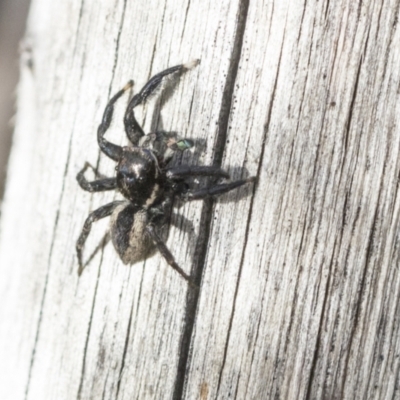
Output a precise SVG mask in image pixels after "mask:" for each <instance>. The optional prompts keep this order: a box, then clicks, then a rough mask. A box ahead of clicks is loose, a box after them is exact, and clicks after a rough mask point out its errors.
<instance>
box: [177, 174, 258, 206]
mask: <svg viewBox="0 0 400 400" xmlns="http://www.w3.org/2000/svg"><path fill="white" fill-rule="evenodd" d="M255 180H256V177H255V176H252V177H250V178H247V179H244V180H239V181H233V182H229V183H222V184H220V185H213V186H208V187H205V188H202V189H199V190H194V191H190V190H189V191H188V192H186V193H182V194H181V195H180V197H181V198H182V199H183V200H186V201H192V200H200V199H205V198H207V197H211V196H218V195H220V194H223V193H227V192H230V191H231V190H233V189H236V188H238V187H240V186H242V185H245V184H246V183H250V182H254V181H255Z"/></svg>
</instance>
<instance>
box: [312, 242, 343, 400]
mask: <svg viewBox="0 0 400 400" xmlns="http://www.w3.org/2000/svg"><path fill="white" fill-rule="evenodd" d="M335 253H336V241H335V244H334V246H333V251H332V257H331V262H330V263H329V272H328V280H327V282H326V289H325V296H324V302H323V304H322V310H321V315H320V318H319V324H318V334H317V339H316V342H315V349H314V354H313V358H312V361H311V370H310V376H309V379H308V385H307V394H306V396H305V398H306V399H312V398H315V396H314V397H311V392H312V389H313V383H315V381H316V380H315V377H316V373H317V365H318V357H319V355H320V349H321V342H322V332H323V330H324V329H323V326H324V325H323V321H324V318H325V314H326V308H327V306H328V303H329V299H330V291H329V289H330V286H331V278H332V271H333V265H334V263H335ZM319 372H320V371H319Z"/></svg>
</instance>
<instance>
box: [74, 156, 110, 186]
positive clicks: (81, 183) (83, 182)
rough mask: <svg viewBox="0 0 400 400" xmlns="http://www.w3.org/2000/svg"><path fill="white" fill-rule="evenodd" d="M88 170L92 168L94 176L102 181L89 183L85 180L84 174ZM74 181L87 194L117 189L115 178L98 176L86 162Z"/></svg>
mask: <svg viewBox="0 0 400 400" xmlns="http://www.w3.org/2000/svg"><path fill="white" fill-rule="evenodd" d="M88 168H92V169H93V171H94V173H95V174H96V176H101V177H102V178H103V179H99V180H96V181H92V182H89V181H88V180H87V179H86V178H85V172H86V170H87V169H88ZM76 180H77V181H78V183H79V186H80V187H81V188H82V189H83V190H86V191H87V192H103V191H106V190H112V189H115V188H116V187H117V180H116V178H107V177H105V176H104V175H101V174H99V173H98V172H97V171H96V169H95V168H94V167H93V166H92V165H90V164H89V163H88V162H86V163H85V165H84V167H83V168H82V169H81V170H80V171H79V172H78V175H77V176H76Z"/></svg>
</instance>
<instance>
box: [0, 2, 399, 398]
mask: <svg viewBox="0 0 400 400" xmlns="http://www.w3.org/2000/svg"><path fill="white" fill-rule="evenodd" d="M399 5H400V2H399V1H398V0H396V1H394V0H388V1H386V2H379V1H377V0H369V1H363V2H361V1H355V2H354V1H353V2H352V1H350V0H339V1H337V2H329V1H317V0H314V1H311V2H310V1H309V2H302V3H301V2H289V1H287V0H283V1H268V2H263V1H261V0H254V1H249V0H242V1H239V0H234V1H228V0H222V1H219V2H211V1H208V0H205V1H183V0H178V1H174V2H168V1H162V0H158V1H155V0H150V1H147V2H128V1H126V0H125V1H122V0H119V1H115V2H107V1H102V2H84V1H78V0H68V1H64V2H59V3H55V2H49V1H45V0H33V2H32V6H31V13H30V17H29V21H28V30H27V34H26V39H25V42H24V44H25V46H24V49H25V52H24V54H23V56H22V59H21V70H22V78H21V82H20V86H19V100H18V103H19V104H18V116H17V124H16V131H15V137H14V144H13V151H12V156H11V160H10V165H9V173H8V182H7V188H6V194H5V199H4V203H3V205H2V215H1V217H2V219H1V237H0V275H1V278H0V294H1V298H2V302H1V304H0V320H1V321H2V323H1V325H0V354H1V355H2V356H1V358H2V359H3V360H7V362H5V363H4V362H3V363H0V364H1V365H0V398H1V399H12V400H14V399H38V398H40V399H55V398H56V399H75V398H76V399H102V398H104V399H164V398H165V399H169V398H174V399H181V398H182V399H197V398H201V399H228V398H235V399H269V398H282V399H321V398H324V399H325V398H326V399H335V398H336V399H366V398H377V399H392V398H397V397H399V396H400V394H399V384H400V382H399V378H400V377H399V366H400V360H399V358H400V357H399V354H400V348H399V347H400V332H399V328H400V320H399V310H398V304H399V295H400V276H399V270H398V265H399V258H400V252H399V243H400V242H399V239H400V235H399V228H398V225H399V216H400V209H399V208H400V200H399V196H398V191H399V185H398V181H399V172H400V165H399V161H398V160H399V149H400V129H399V117H398V115H400V114H399V111H400V110H399V108H400V104H399V101H398V99H399V92H400V90H399V84H400V79H399V78H400V77H399V71H400V52H399V45H400V37H399V35H400V33H399V28H398V18H399ZM194 58H200V59H201V64H200V65H199V66H198V67H197V68H196V69H194V70H192V71H190V72H188V73H186V74H185V75H184V76H182V78H181V80H180V82H179V84H178V85H177V86H176V88H175V90H174V91H173V92H172V93H166V94H164V95H161V96H159V97H157V98H155V99H152V100H151V102H149V104H147V105H146V106H145V107H143V110H142V111H140V112H138V117H139V119H140V120H143V121H144V126H145V130H146V131H147V132H149V131H154V130H156V129H164V130H167V131H176V132H179V134H180V135H182V136H185V137H191V138H193V139H195V141H196V150H195V151H194V152H192V153H188V154H186V155H185V156H184V157H183V158H182V159H181V160H177V162H183V163H191V164H200V165H207V164H212V163H215V164H220V165H222V166H223V167H224V168H226V169H227V170H228V171H229V172H230V173H231V176H232V178H234V179H238V178H243V177H247V176H251V175H257V178H258V180H257V183H256V185H254V186H253V185H249V186H247V187H245V188H242V189H241V190H238V191H235V192H232V193H229V194H227V195H224V196H222V197H220V198H219V199H218V200H215V201H208V202H193V203H190V204H185V205H183V206H180V207H179V208H177V209H176V212H177V214H180V215H181V216H182V217H176V218H175V220H176V224H175V225H177V226H173V227H171V230H170V234H169V239H168V246H169V247H170V248H171V250H173V253H174V255H175V257H176V259H177V260H178V262H179V263H180V265H181V266H182V267H183V268H184V270H185V271H186V272H187V273H189V272H190V273H191V274H192V276H193V277H194V278H195V279H197V280H198V281H199V282H201V289H200V292H199V294H196V293H195V292H193V291H191V290H189V289H188V287H187V285H186V283H185V281H183V280H182V279H181V278H180V276H179V275H178V274H176V273H175V272H174V271H173V270H172V269H171V268H169V267H168V265H167V264H166V263H165V261H164V260H162V259H161V257H160V256H159V255H155V256H153V257H151V258H149V259H148V260H146V261H145V262H141V263H138V264H136V265H134V266H132V267H127V266H124V265H123V264H122V262H121V261H120V260H119V259H118V257H117V255H116V253H115V251H114V250H113V248H112V246H111V245H110V244H109V245H107V246H106V247H105V249H104V251H99V252H98V253H97V254H96V255H95V256H94V258H93V259H92V261H91V262H90V263H89V265H88V266H87V268H86V269H85V270H84V272H83V274H82V276H81V277H80V278H79V279H78V275H77V260H76V256H75V252H74V246H75V241H76V239H77V237H78V236H79V232H80V229H81V227H82V224H83V222H84V219H85V217H86V216H87V214H88V213H89V212H90V211H91V210H94V209H95V208H97V207H99V206H100V205H102V204H105V203H106V202H108V201H111V200H112V199H113V198H114V197H115V194H113V193H108V194H94V195H90V194H88V193H85V192H83V191H82V190H80V189H79V187H78V185H77V183H76V181H75V176H76V174H77V172H78V171H79V169H80V168H81V167H82V166H83V163H84V162H85V161H89V162H91V163H92V164H96V163H97V164H98V165H99V168H100V170H101V172H102V173H104V174H108V175H111V174H112V173H113V167H114V164H113V163H112V162H110V161H109V160H107V159H106V158H105V157H103V156H100V153H99V150H98V147H97V144H96V135H95V132H96V128H97V125H98V123H99V121H100V119H101V115H102V112H103V110H104V107H105V104H106V102H107V100H108V98H109V97H110V96H111V95H112V94H113V93H114V92H116V91H117V90H119V89H120V88H121V87H122V86H123V85H124V84H125V83H126V82H127V81H128V79H131V78H132V79H134V80H135V88H136V89H139V88H140V87H141V86H142V85H143V84H144V83H145V82H146V80H147V79H148V78H149V77H150V76H151V75H152V74H154V73H156V72H159V71H161V70H162V69H164V68H166V67H169V66H172V65H176V64H179V63H181V62H185V61H189V60H191V59H194ZM125 104H126V99H125V100H122V101H121V102H120V103H119V104H118V107H117V110H116V115H115V118H114V124H113V127H112V129H111V130H110V132H109V133H107V138H109V139H110V140H111V141H114V142H116V143H125V138H124V134H123V128H122V115H123V111H124V106H125ZM106 230H107V222H106V221H101V222H98V223H96V226H95V227H94V229H93V231H92V233H91V235H90V238H89V241H88V244H87V247H86V249H87V250H86V252H85V256H86V257H88V256H89V255H90V253H91V252H92V251H93V250H94V249H95V247H96V246H97V245H98V244H99V243H100V241H101V240H102V238H103V235H104V233H105V232H106Z"/></svg>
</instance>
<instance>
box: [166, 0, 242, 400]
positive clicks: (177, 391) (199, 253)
mask: <svg viewBox="0 0 400 400" xmlns="http://www.w3.org/2000/svg"><path fill="white" fill-rule="evenodd" d="M248 9H249V0H242V1H241V2H240V5H239V10H238V19H237V28H236V32H235V38H234V41H233V47H232V54H231V60H230V65H229V68H228V73H227V77H226V82H225V87H224V91H223V95H222V102H221V109H220V112H219V118H218V132H217V137H216V140H215V152H214V156H213V165H218V166H220V165H221V164H222V158H223V154H224V150H225V146H226V137H227V129H228V121H229V118H230V111H231V106H232V99H233V93H234V88H235V87H234V84H235V81H236V77H237V73H238V70H239V62H240V56H241V52H242V46H243V39H244V33H245V28H246V20H247V13H248ZM213 206H214V201H213V200H212V199H208V200H205V201H204V204H203V208H202V212H201V222H200V229H199V232H201V234H200V236H199V238H198V240H197V244H196V248H195V257H194V259H195V262H194V266H193V268H192V276H193V279H194V281H195V283H196V284H197V285H198V286H200V284H201V276H202V274H203V269H204V264H205V259H206V254H207V247H208V241H209V236H210V230H211V220H212V210H213ZM247 229H248V228H247ZM246 234H247V231H246ZM239 274H240V272H239ZM198 300H199V292H198V291H194V290H191V289H188V293H187V298H186V310H185V324H184V328H183V333H182V339H181V343H180V354H179V361H178V368H177V373H176V378H175V385H174V392H173V399H175V400H178V399H182V398H183V396H184V385H185V382H186V372H187V369H188V364H189V362H190V357H191V355H190V343H191V340H192V335H193V329H194V322H195V318H196V310H197V305H198Z"/></svg>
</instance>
